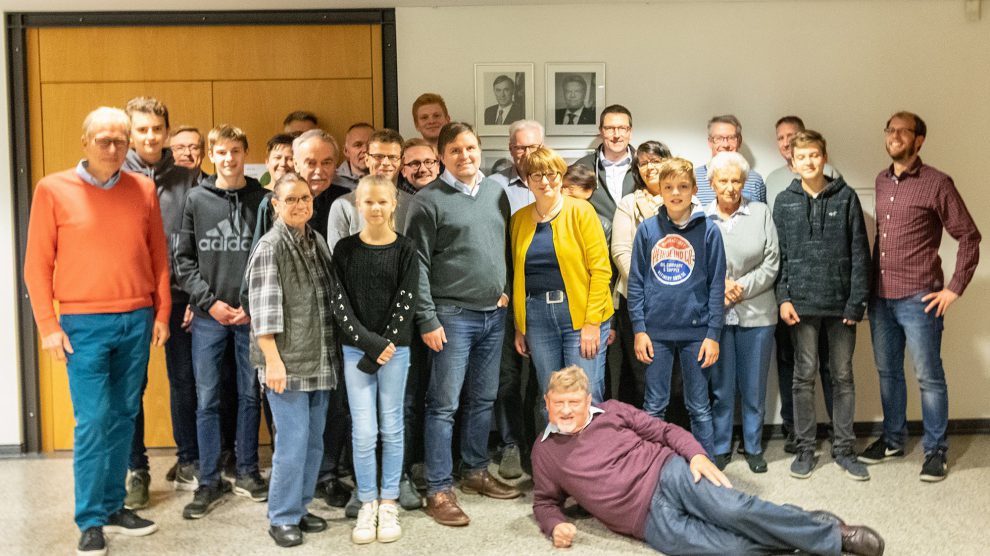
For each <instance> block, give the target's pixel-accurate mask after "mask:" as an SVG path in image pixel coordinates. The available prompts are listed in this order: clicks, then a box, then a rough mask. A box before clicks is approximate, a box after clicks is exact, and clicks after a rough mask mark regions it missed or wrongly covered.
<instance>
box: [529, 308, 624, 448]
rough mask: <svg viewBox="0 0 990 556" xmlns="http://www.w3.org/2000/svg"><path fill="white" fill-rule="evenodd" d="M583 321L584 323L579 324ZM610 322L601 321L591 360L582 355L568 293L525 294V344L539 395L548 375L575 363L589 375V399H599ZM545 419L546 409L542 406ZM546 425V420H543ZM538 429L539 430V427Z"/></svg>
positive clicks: (601, 389)
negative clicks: (533, 368)
mask: <svg viewBox="0 0 990 556" xmlns="http://www.w3.org/2000/svg"><path fill="white" fill-rule="evenodd" d="M582 324H583V323H582ZM608 331H609V321H605V322H603V323H601V329H600V341H601V343H600V344H599V347H598V353H597V354H596V355H595V356H594V357H592V358H591V359H585V358H584V357H582V356H581V328H580V327H579V328H578V329H577V330H575V329H574V325H573V323H572V321H571V311H570V307H569V306H568V304H567V295H566V294H565V293H564V292H562V291H557V292H541V293H538V294H537V293H534V294H532V295H530V294H527V295H526V345H527V346H528V347H529V356H530V358H531V359H532V360H533V366H534V367H536V378H537V381H538V382H539V383H540V394H541V395H542V394H543V393H545V392H546V391H547V384H548V383H549V382H550V375H551V374H553V373H554V372H556V371H559V370H560V369H563V368H564V367H567V366H570V365H577V366H578V367H581V370H583V371H584V373H585V374H586V375H588V386H589V387H590V389H591V399H592V402H594V403H596V404H598V403H601V402H602V397H603V393H604V391H605V348H607V347H608ZM543 417H544V420H545V419H546V408H545V407H544V408H543ZM543 425H544V426H546V423H543ZM538 430H542V427H540V428H539V429H538Z"/></svg>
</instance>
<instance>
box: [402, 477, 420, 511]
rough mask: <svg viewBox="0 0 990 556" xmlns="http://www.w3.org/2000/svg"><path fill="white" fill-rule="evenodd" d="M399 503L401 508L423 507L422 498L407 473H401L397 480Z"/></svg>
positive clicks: (414, 508)
mask: <svg viewBox="0 0 990 556" xmlns="http://www.w3.org/2000/svg"><path fill="white" fill-rule="evenodd" d="M399 505H400V506H402V509H403V510H406V511H408V510H417V509H419V508H422V507H423V498H422V497H421V496H420V495H419V491H418V490H416V487H415V486H414V485H413V482H412V479H410V478H409V475H407V474H405V473H403V474H402V480H400V481H399Z"/></svg>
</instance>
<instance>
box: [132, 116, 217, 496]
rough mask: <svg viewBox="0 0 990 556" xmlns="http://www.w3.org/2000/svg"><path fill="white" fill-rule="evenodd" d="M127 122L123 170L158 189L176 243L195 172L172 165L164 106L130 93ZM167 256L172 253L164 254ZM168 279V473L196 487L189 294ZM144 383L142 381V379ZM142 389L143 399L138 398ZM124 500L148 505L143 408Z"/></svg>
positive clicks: (179, 484) (180, 486) (182, 486)
mask: <svg viewBox="0 0 990 556" xmlns="http://www.w3.org/2000/svg"><path fill="white" fill-rule="evenodd" d="M124 111H125V112H126V113H127V116H128V117H129V118H130V120H131V130H130V138H131V148H130V150H128V151H127V157H126V158H125V159H124V166H123V169H124V170H126V171H129V172H137V173H140V174H142V175H144V176H145V177H147V178H149V179H151V180H152V181H153V182H154V183H155V189H156V191H157V192H158V204H159V207H160V208H161V212H162V224H163V225H164V228H165V237H166V238H167V239H168V245H170V246H172V245H175V244H176V243H177V242H178V237H179V226H180V225H181V224H182V204H183V203H184V202H185V199H186V193H188V191H189V190H190V189H191V188H192V187H193V186H194V185H196V182H197V181H198V178H199V176H198V172H196V171H194V170H191V169H189V168H186V167H183V166H180V165H178V164H176V161H175V159H174V158H173V156H172V151H171V149H169V148H168V147H166V146H165V138H166V137H167V136H168V131H169V119H168V108H167V107H166V106H165V105H164V104H162V103H161V102H159V101H158V99H155V98H151V97H135V98H132V99H131V100H129V101H128V102H127V106H126V108H125V110H124ZM169 260H171V257H170V258H169ZM172 274H173V275H172V277H171V281H170V284H171V289H172V313H171V315H170V316H169V338H170V340H169V341H168V342H167V343H166V344H165V352H166V356H165V366H166V370H167V373H168V383H169V402H170V408H171V416H172V437H173V439H174V440H175V446H176V448H177V450H176V451H177V456H178V462H177V463H176V466H175V467H173V468H172V470H170V471H169V473H168V476H171V477H172V479H171V480H170V482H172V483H173V484H174V485H175V488H176V489H177V490H195V489H196V486H197V479H196V474H197V469H196V462H197V460H198V459H199V448H198V444H197V442H196V380H195V379H194V378H193V370H192V346H191V343H190V341H189V333H188V332H187V331H186V330H184V329H183V326H184V325H185V326H188V322H189V320H190V319H191V318H192V313H191V312H190V311H188V305H189V295H188V294H186V293H185V292H184V291H182V288H180V287H179V283H178V282H177V281H176V280H175V276H174V273H172ZM145 387H147V383H145ZM143 397H144V396H143V392H142V399H143ZM128 470H129V474H128V479H127V498H125V499H124V505H125V506H126V507H128V508H130V509H132V510H136V509H140V508H144V507H146V506H147V505H148V501H149V496H148V487H149V486H150V484H151V474H150V471H149V470H150V467H149V466H148V451H147V449H146V448H145V445H144V407H143V404H142V407H141V409H140V410H139V411H138V414H137V419H136V420H135V422H134V438H133V440H132V443H131V461H130V464H129V465H128Z"/></svg>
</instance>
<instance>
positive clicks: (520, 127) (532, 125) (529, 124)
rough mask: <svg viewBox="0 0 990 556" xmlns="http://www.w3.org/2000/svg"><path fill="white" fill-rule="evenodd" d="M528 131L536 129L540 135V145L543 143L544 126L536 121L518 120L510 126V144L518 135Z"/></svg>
mask: <svg viewBox="0 0 990 556" xmlns="http://www.w3.org/2000/svg"><path fill="white" fill-rule="evenodd" d="M527 129H535V130H536V131H537V132H538V133H539V134H540V143H542V142H543V136H544V132H543V124H541V123H540V122H538V121H536V120H516V121H514V122H512V125H510V126H509V142H510V143H511V142H512V140H513V139H515V138H516V133H519V132H520V131H524V130H527Z"/></svg>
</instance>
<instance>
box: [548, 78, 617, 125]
mask: <svg viewBox="0 0 990 556" xmlns="http://www.w3.org/2000/svg"><path fill="white" fill-rule="evenodd" d="M546 92H547V112H546V114H547V118H546V119H547V132H548V133H551V134H555V135H593V134H595V133H597V127H598V112H599V111H600V110H601V109H602V108H604V107H605V106H604V103H605V64H547V88H546Z"/></svg>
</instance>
